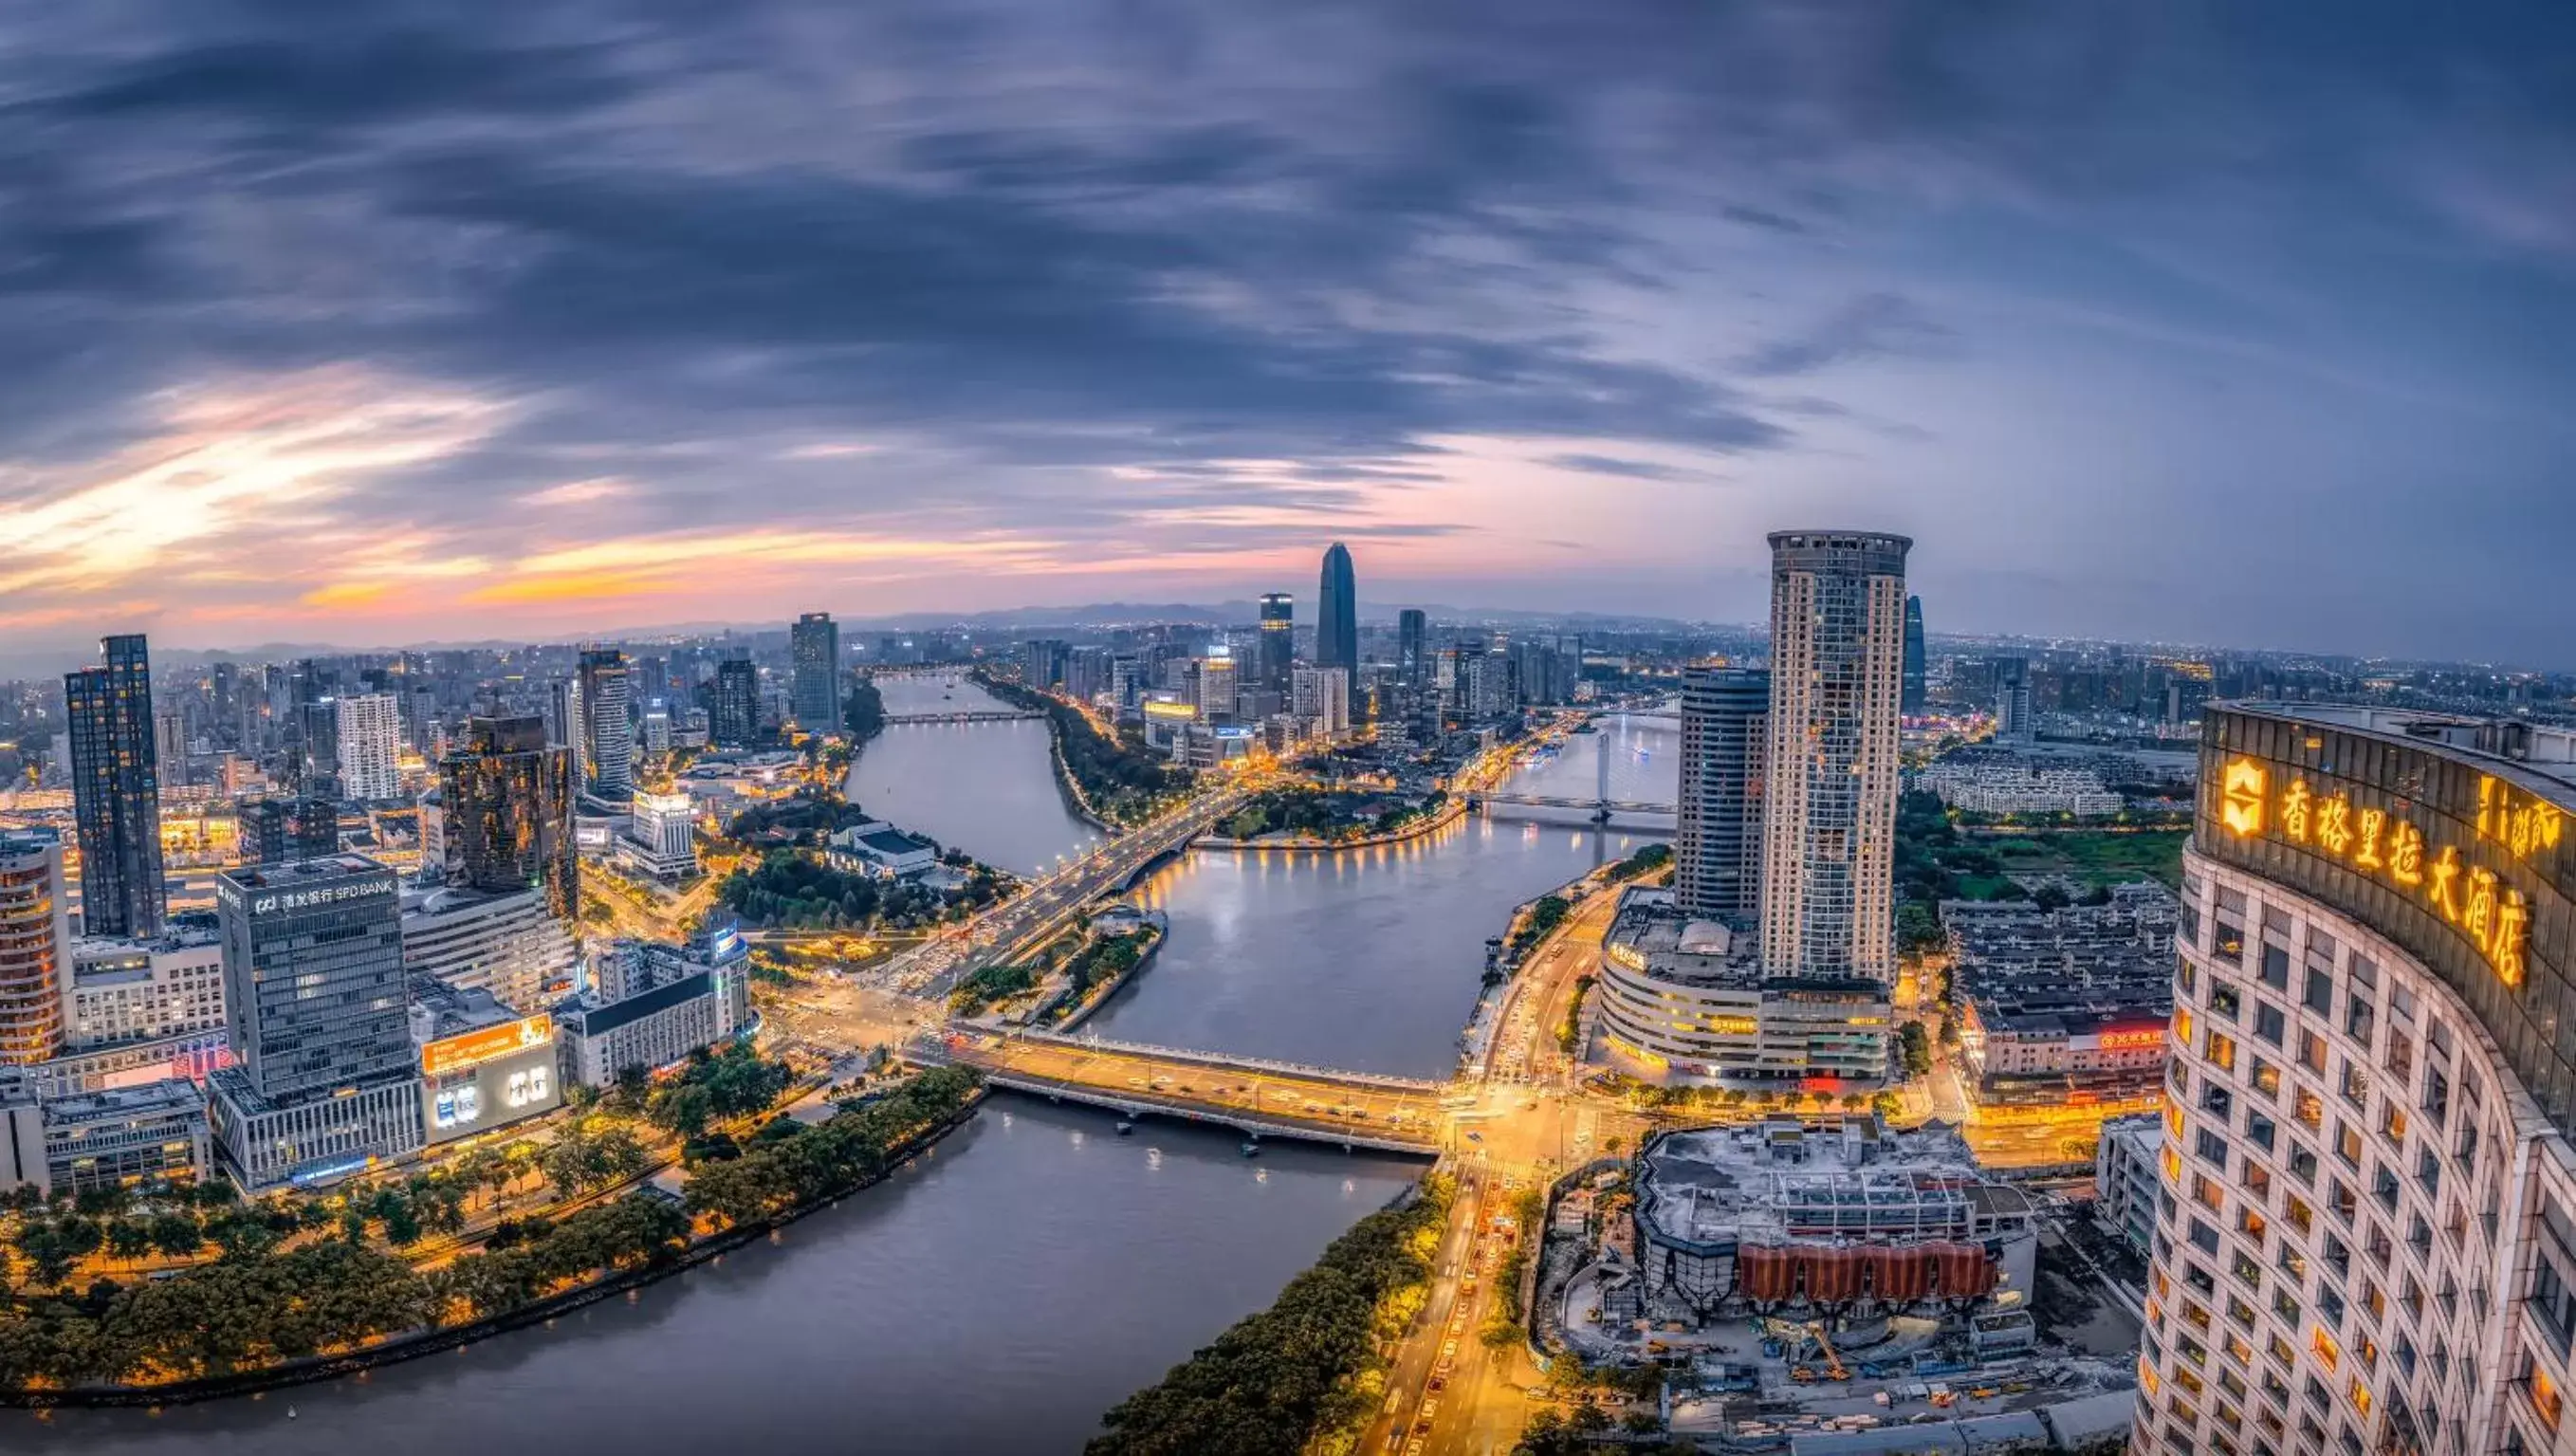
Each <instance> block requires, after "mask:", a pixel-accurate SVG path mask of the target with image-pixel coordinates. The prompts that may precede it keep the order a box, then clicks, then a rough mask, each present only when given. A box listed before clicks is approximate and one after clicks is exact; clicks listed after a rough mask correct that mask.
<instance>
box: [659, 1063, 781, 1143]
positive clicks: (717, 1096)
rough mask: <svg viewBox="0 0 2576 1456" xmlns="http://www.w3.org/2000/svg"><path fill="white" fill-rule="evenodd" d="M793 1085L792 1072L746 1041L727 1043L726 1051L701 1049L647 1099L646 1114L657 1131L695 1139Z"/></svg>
mask: <svg viewBox="0 0 2576 1456" xmlns="http://www.w3.org/2000/svg"><path fill="white" fill-rule="evenodd" d="M795 1080H796V1073H795V1070H794V1069H793V1068H791V1067H789V1066H788V1065H787V1064H786V1063H785V1062H778V1061H771V1060H769V1059H768V1058H766V1057H763V1056H762V1055H761V1054H760V1053H759V1052H757V1051H755V1050H753V1049H752V1047H751V1044H750V1043H748V1042H739V1041H737V1042H730V1043H727V1044H726V1046H725V1047H724V1049H723V1050H722V1051H709V1050H707V1049H706V1048H704V1047H701V1048H699V1049H698V1050H697V1051H695V1052H693V1053H691V1054H690V1056H689V1060H688V1063H687V1064H686V1065H685V1066H683V1067H682V1068H681V1069H680V1071H679V1073H678V1075H676V1076H673V1077H671V1078H670V1079H668V1080H666V1081H664V1082H663V1083H662V1084H661V1085H659V1086H657V1087H654V1088H653V1089H652V1090H651V1091H650V1092H648V1093H646V1094H645V1096H644V1098H643V1106H644V1115H645V1117H646V1118H648V1119H649V1120H650V1121H651V1122H652V1124H653V1125H654V1126H655V1127H658V1128H663V1129H665V1130H667V1131H670V1132H675V1133H678V1134H679V1135H680V1136H681V1137H684V1138H693V1137H696V1136H697V1135H698V1134H700V1133H702V1132H705V1131H706V1130H707V1125H708V1124H709V1123H714V1122H724V1121H728V1120H730V1119H733V1118H737V1117H748V1116H750V1115H751V1114H752V1113H755V1112H758V1111H761V1110H762V1109H764V1108H766V1107H768V1106H769V1105H770V1104H771V1103H773V1102H776V1101H777V1100H778V1098H779V1096H780V1094H782V1093H784V1092H785V1091H786V1090H787V1087H788V1084H789V1083H791V1082H793V1081H795Z"/></svg>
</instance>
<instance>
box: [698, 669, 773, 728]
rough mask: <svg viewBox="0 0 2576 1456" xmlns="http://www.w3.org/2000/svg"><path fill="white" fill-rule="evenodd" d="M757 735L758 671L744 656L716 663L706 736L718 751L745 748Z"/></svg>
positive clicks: (758, 715) (758, 716) (758, 712)
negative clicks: (719, 749) (720, 749)
mask: <svg viewBox="0 0 2576 1456" xmlns="http://www.w3.org/2000/svg"><path fill="white" fill-rule="evenodd" d="M759 736H760V668H759V667H758V666H757V665H756V664H754V663H753V662H752V661H751V659H749V658H747V657H736V658H727V659H725V660H724V661H722V662H719V663H717V664H716V677H715V691H714V694H713V696H712V698H711V699H710V701H709V703H708V706H707V737H708V738H709V739H710V740H712V741H713V742H714V743H715V746H716V747H718V748H749V747H750V746H751V745H752V742H753V741H754V740H755V739H757V738H758V737H759Z"/></svg>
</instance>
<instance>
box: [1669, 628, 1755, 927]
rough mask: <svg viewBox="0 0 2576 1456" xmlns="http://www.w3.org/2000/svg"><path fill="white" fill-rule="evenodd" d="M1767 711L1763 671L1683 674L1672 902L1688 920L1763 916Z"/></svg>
mask: <svg viewBox="0 0 2576 1456" xmlns="http://www.w3.org/2000/svg"><path fill="white" fill-rule="evenodd" d="M1770 714H1771V675H1770V674H1769V673H1767V672H1760V671H1746V670H1744V669H1740V668H1736V669H1728V668H1694V669H1692V670H1691V671H1689V672H1687V673H1684V674H1683V675H1682V765H1681V801H1680V814H1679V822H1678V824H1677V825H1676V827H1675V831H1674V836H1673V865H1674V869H1673V899H1674V903H1676V904H1677V905H1679V906H1680V907H1681V911H1682V913H1683V914H1685V915H1688V916H1690V917H1692V918H1693V919H1698V920H1732V921H1737V922H1740V923H1743V924H1747V925H1749V924H1751V923H1752V922H1753V921H1754V919H1755V918H1756V917H1757V916H1759V915H1760V914H1761V909H1762V775H1763V772H1764V769H1765V768H1766V764H1765V762H1764V760H1765V757H1766V755H1767V754H1768V752H1769V747H1770V733H1769V724H1770V721H1771V719H1770Z"/></svg>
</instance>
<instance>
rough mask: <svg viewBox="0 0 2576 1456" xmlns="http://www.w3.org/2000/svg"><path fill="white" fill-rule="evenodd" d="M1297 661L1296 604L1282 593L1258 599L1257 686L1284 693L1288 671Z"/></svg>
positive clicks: (1288, 684) (1287, 688) (1286, 687)
mask: <svg viewBox="0 0 2576 1456" xmlns="http://www.w3.org/2000/svg"><path fill="white" fill-rule="evenodd" d="M1296 661H1297V605H1296V601H1295V599H1294V598H1292V597H1290V596H1289V595H1288V594H1287V593H1286V592H1269V593H1265V594H1264V595H1263V596H1262V598H1261V677H1260V686H1262V687H1265V688H1268V689H1270V690H1271V691H1272V692H1274V693H1278V694H1280V695H1281V696H1283V697H1284V696H1286V695H1287V693H1288V690H1289V687H1290V683H1289V677H1288V674H1289V670H1290V669H1291V668H1292V667H1294V666H1295V664H1296Z"/></svg>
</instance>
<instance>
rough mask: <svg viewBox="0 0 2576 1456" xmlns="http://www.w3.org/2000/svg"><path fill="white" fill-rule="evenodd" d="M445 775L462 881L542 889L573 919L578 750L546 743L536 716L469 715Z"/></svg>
mask: <svg viewBox="0 0 2576 1456" xmlns="http://www.w3.org/2000/svg"><path fill="white" fill-rule="evenodd" d="M439 779H440V782H439V798H440V801H441V802H442V804H443V805H444V808H445V831H444V832H445V835H446V838H447V841H448V845H449V849H448V857H449V859H450V860H451V861H453V862H454V863H455V864H456V865H457V866H458V867H459V868H458V873H459V876H460V877H461V878H462V880H463V882H464V883H465V884H467V885H469V886H471V887H473V888H474V889H477V890H488V891H492V892H495V893H499V892H506V891H511V890H526V889H529V888H532V887H533V888H540V889H543V890H544V891H545V892H546V908H547V909H548V910H551V911H553V912H554V913H555V915H556V916H557V917H558V918H560V919H562V920H564V921H565V922H567V923H570V922H571V921H572V920H573V918H574V916H575V915H576V914H577V913H578V912H579V910H580V908H581V860H580V856H579V853H578V851H577V848H576V846H575V844H574V841H573V774H572V751H571V750H570V749H567V748H562V747H559V746H554V745H550V744H548V743H547V742H546V728H545V724H544V722H543V721H541V720H539V719H537V718H535V717H519V718H470V719H468V720H466V724H465V737H464V743H463V746H462V747H461V748H460V749H459V750H458V751H457V752H456V753H454V754H451V755H450V756H449V757H448V759H447V761H446V762H444V763H442V764H440V765H439Z"/></svg>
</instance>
